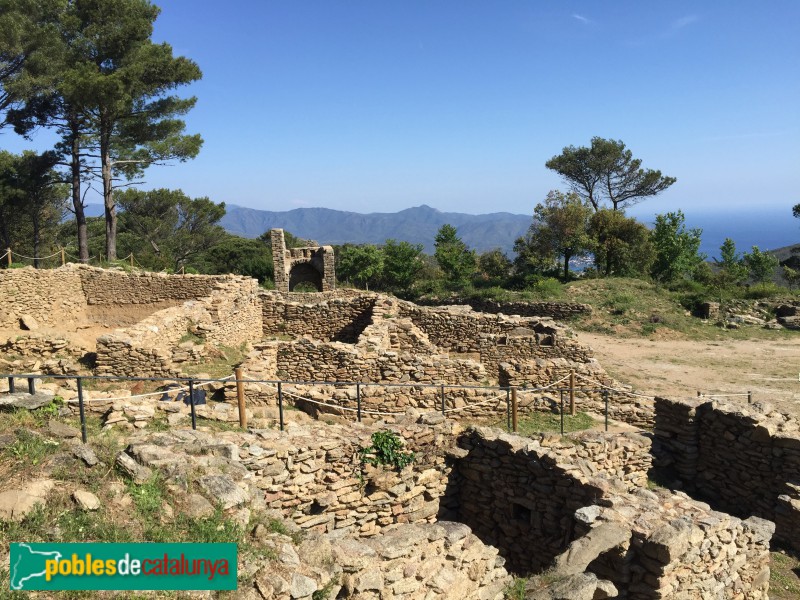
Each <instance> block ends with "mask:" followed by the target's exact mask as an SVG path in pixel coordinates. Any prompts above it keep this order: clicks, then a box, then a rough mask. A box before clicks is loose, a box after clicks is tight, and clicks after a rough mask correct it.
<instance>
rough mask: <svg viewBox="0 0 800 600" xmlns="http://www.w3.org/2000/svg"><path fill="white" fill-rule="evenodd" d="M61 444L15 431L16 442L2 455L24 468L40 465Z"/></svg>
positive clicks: (20, 430)
mask: <svg viewBox="0 0 800 600" xmlns="http://www.w3.org/2000/svg"><path fill="white" fill-rule="evenodd" d="M60 446H61V443H60V442H58V441H56V440H52V439H50V438H47V437H45V436H43V435H40V434H38V433H35V432H32V431H29V430H27V429H19V430H17V440H16V441H15V442H14V443H13V444H11V445H10V446H8V447H6V448H5V449H4V450H3V455H4V456H6V457H8V458H10V459H11V460H13V461H18V462H20V463H22V464H23V465H25V466H29V467H35V466H37V465H40V464H41V463H42V461H44V459H45V458H47V457H48V456H50V455H51V454H54V453H55V452H57V451H58V449H59V448H60Z"/></svg>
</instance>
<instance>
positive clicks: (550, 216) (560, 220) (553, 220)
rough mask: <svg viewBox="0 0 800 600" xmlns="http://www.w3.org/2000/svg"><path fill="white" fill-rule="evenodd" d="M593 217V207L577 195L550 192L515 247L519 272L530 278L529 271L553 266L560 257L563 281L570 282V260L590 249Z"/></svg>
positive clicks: (534, 212) (537, 206) (534, 210)
mask: <svg viewBox="0 0 800 600" xmlns="http://www.w3.org/2000/svg"><path fill="white" fill-rule="evenodd" d="M591 215H592V207H591V205H590V204H589V203H588V202H587V201H584V200H582V199H581V198H580V196H579V195H578V194H576V193H574V192H571V193H569V194H564V193H563V192H559V191H557V190H552V191H550V192H549V193H548V194H547V198H545V200H544V202H542V203H539V204H537V205H536V207H535V208H534V209H533V222H532V223H531V226H530V228H529V229H528V232H527V233H526V234H525V236H524V237H522V238H519V239H518V240H516V242H515V243H514V250H515V251H517V253H518V256H519V257H522V260H520V261H518V262H517V269H518V271H519V272H521V273H522V274H529V273H530V272H532V271H531V269H530V268H529V267H531V266H533V267H535V266H536V265H547V264H551V263H552V262H553V261H554V260H555V259H556V258H558V257H561V259H562V260H563V264H564V279H568V278H569V260H570V259H571V258H572V257H573V256H578V255H580V254H583V253H584V252H586V251H587V250H589V249H590V247H591V238H590V237H589V233H588V227H589V219H590V217H591ZM533 272H535V270H534V271H533Z"/></svg>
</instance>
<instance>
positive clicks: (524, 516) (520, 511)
mask: <svg viewBox="0 0 800 600" xmlns="http://www.w3.org/2000/svg"><path fill="white" fill-rule="evenodd" d="M511 518H512V519H514V520H515V521H520V522H525V523H528V524H530V522H531V520H532V518H533V511H531V509H530V508H528V507H527V506H523V505H522V504H518V503H517V502H512V503H511Z"/></svg>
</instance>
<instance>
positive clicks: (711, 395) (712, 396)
mask: <svg viewBox="0 0 800 600" xmlns="http://www.w3.org/2000/svg"><path fill="white" fill-rule="evenodd" d="M749 395H750V394H747V393H745V394H702V397H703V398H732V397H734V396H749Z"/></svg>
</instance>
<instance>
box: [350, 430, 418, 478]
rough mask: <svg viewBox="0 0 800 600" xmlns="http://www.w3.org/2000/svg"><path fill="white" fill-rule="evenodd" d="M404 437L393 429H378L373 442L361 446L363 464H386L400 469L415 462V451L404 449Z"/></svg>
mask: <svg viewBox="0 0 800 600" xmlns="http://www.w3.org/2000/svg"><path fill="white" fill-rule="evenodd" d="M403 447H404V443H403V439H402V438H401V437H400V436H398V435H397V434H396V433H394V432H393V431H388V430H385V431H376V432H375V433H373V434H372V444H371V445H370V446H367V447H366V448H361V449H360V450H359V454H360V456H361V462H362V464H368V465H372V466H378V465H384V466H387V467H392V468H393V469H397V470H398V471H400V470H401V469H403V468H404V467H407V466H408V465H410V464H411V463H412V462H414V453H413V452H405V451H404V450H403Z"/></svg>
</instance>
